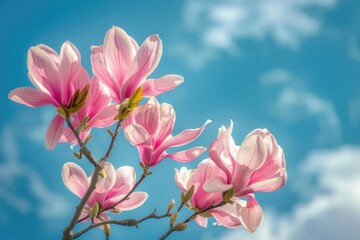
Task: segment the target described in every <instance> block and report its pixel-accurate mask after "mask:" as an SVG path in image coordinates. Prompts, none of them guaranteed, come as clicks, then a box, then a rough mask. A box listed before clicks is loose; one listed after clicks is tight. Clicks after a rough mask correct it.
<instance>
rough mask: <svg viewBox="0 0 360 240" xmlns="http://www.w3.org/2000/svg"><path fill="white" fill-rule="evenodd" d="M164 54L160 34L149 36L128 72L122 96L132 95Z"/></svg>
mask: <svg viewBox="0 0 360 240" xmlns="http://www.w3.org/2000/svg"><path fill="white" fill-rule="evenodd" d="M161 54H162V43H161V40H160V38H159V36H158V35H151V36H149V37H148V38H147V39H146V40H145V41H144V43H143V44H142V45H141V47H140V48H139V50H138V52H137V54H136V56H135V58H134V60H133V63H132V65H131V67H130V70H129V71H128V73H127V74H126V77H125V80H124V83H123V87H122V89H121V97H122V98H123V99H125V98H128V97H130V96H131V95H132V93H133V92H134V91H135V89H136V88H138V87H139V85H140V84H141V83H142V81H143V80H144V79H145V78H146V77H147V76H149V75H150V74H151V73H152V71H154V69H155V68H156V66H157V65H158V64H159V61H160V58H161Z"/></svg>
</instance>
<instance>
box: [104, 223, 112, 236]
mask: <svg viewBox="0 0 360 240" xmlns="http://www.w3.org/2000/svg"><path fill="white" fill-rule="evenodd" d="M104 233H105V235H106V239H107V240H108V239H109V236H110V233H111V228H110V224H108V223H107V224H104Z"/></svg>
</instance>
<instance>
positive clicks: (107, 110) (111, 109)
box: [89, 105, 119, 128]
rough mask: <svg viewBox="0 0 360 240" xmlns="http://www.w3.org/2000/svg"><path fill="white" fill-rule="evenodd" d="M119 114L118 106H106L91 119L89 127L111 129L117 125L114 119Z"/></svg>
mask: <svg viewBox="0 0 360 240" xmlns="http://www.w3.org/2000/svg"><path fill="white" fill-rule="evenodd" d="M118 112H119V109H118V108H117V107H116V105H109V106H106V107H104V108H102V109H101V110H100V111H99V112H98V113H97V114H96V115H95V116H94V117H93V118H91V120H90V121H89V125H90V126H92V127H97V128H104V127H109V126H111V125H113V124H114V123H115V120H114V117H115V116H116V114H117V113H118Z"/></svg>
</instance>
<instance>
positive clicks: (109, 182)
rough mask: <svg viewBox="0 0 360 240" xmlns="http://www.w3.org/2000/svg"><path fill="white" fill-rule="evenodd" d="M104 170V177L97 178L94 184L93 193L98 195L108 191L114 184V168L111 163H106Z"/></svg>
mask: <svg viewBox="0 0 360 240" xmlns="http://www.w3.org/2000/svg"><path fill="white" fill-rule="evenodd" d="M104 169H105V171H106V177H105V178H103V177H101V176H100V177H99V180H98V182H97V184H96V189H95V191H96V192H98V193H105V192H107V191H109V190H110V189H111V188H112V187H113V186H114V184H115V180H116V172H115V169H114V166H113V165H112V164H111V163H108V162H106V163H105V166H104Z"/></svg>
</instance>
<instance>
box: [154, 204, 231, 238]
mask: <svg viewBox="0 0 360 240" xmlns="http://www.w3.org/2000/svg"><path fill="white" fill-rule="evenodd" d="M225 204H226V202H224V201H222V202H221V203H218V204H216V205H213V206H210V207H208V208H206V209H204V210H201V211H199V212H195V213H193V214H192V215H191V216H190V217H188V218H187V219H186V220H185V221H183V222H184V223H188V222H190V221H192V220H194V219H195V217H196V216H197V215H199V214H201V213H204V212H207V211H209V210H211V209H214V208H217V207H221V206H224V205H225ZM175 226H176V225H175ZM175 226H172V227H170V228H169V230H168V231H167V232H166V233H165V234H164V235H162V236H161V237H160V238H159V240H164V239H165V238H167V237H168V236H169V235H170V234H171V233H172V232H174V231H176V227H175Z"/></svg>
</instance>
